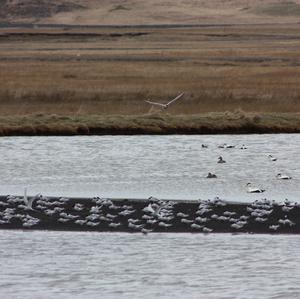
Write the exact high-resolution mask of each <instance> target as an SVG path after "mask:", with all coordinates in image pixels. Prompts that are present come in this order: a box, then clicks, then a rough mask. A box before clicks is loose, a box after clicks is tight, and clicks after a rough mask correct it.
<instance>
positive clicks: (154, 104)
mask: <svg viewBox="0 0 300 299" xmlns="http://www.w3.org/2000/svg"><path fill="white" fill-rule="evenodd" d="M183 95H184V92H182V93H180V94H179V95H177V96H176V97H175V98H173V99H172V100H170V101H168V102H167V103H161V102H154V101H150V100H145V102H147V103H148V104H150V105H151V107H158V108H160V109H161V110H166V109H167V108H169V107H170V105H171V104H174V103H175V102H176V101H178V100H179V99H181V98H182V97H183ZM218 147H219V148H226V149H230V148H235V146H234V145H229V144H226V143H224V144H222V145H219V146H218ZM202 148H208V145H206V144H202ZM240 149H242V150H245V149H247V147H246V146H245V145H244V144H243V145H242V146H241V147H240ZM268 158H269V160H270V161H272V162H275V161H277V158H275V157H273V156H272V155H269V156H268ZM217 163H219V164H223V163H226V161H225V160H224V159H223V157H222V156H219V158H218V162H217ZM206 178H208V179H213V178H217V175H216V174H214V173H211V172H209V173H208V174H207V176H206ZM276 178H277V179H280V180H290V179H292V177H290V176H289V175H286V174H281V173H278V174H277V175H276ZM246 187H247V192H248V193H262V192H264V191H265V190H264V189H262V188H258V187H254V186H252V185H251V183H248V184H247V185H246Z"/></svg>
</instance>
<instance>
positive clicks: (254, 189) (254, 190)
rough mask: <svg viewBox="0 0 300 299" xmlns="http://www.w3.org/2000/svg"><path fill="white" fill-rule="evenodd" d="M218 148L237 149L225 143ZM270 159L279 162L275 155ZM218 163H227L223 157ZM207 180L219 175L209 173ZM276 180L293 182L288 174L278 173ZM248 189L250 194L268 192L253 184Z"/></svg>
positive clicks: (219, 158)
mask: <svg viewBox="0 0 300 299" xmlns="http://www.w3.org/2000/svg"><path fill="white" fill-rule="evenodd" d="M201 147H202V148H203V149H207V148H208V145H207V144H202V145H201ZM218 148H220V149H234V148H236V146H235V145H230V144H227V143H224V144H222V145H219V146H218ZM239 149H242V150H245V149H247V147H246V146H245V145H244V144H243V145H242V146H241V147H239ZM268 159H269V160H270V161H271V162H276V161H277V158H275V157H274V156H273V155H268ZM217 163H218V164H224V163H226V161H225V160H224V159H223V157H222V156H219V157H218V161H217ZM206 178H208V179H215V178H217V175H216V174H215V173H212V172H209V173H208V174H207V176H206ZM276 178H277V179H279V180H291V179H292V177H291V176H289V175H287V174H282V173H278V174H277V175H276ZM246 187H247V192H248V193H263V192H265V191H266V190H265V189H262V188H259V187H255V186H252V184H251V183H247V185H246Z"/></svg>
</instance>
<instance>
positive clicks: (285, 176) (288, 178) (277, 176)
mask: <svg viewBox="0 0 300 299" xmlns="http://www.w3.org/2000/svg"><path fill="white" fill-rule="evenodd" d="M276 178H277V179H279V180H291V179H292V177H290V176H288V175H286V174H281V173H278V174H277V175H276Z"/></svg>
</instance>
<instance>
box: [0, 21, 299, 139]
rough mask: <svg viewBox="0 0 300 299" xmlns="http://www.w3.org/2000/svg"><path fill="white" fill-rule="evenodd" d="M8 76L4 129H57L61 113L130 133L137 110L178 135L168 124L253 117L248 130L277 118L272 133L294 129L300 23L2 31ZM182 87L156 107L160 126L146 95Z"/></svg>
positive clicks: (2, 105)
mask: <svg viewBox="0 0 300 299" xmlns="http://www.w3.org/2000/svg"><path fill="white" fill-rule="evenodd" d="M0 80H1V81H0V82H1V85H0V117H1V119H0V128H2V132H13V131H14V128H13V127H14V126H15V127H18V128H20V127H21V126H22V122H23V123H26V126H27V130H28V126H31V129H32V126H33V127H34V128H36V126H38V125H41V124H44V125H47V122H50V123H51V126H52V127H53V128H54V125H55V124H54V123H53V119H54V120H56V121H55V123H56V125H57V123H59V124H60V125H61V126H65V127H66V128H67V124H66V123H68V122H69V124H72V125H70V126H69V128H70V127H72V128H73V129H74V128H75V129H74V130H75V131H76V130H77V129H76V128H78V126H79V123H80V122H81V123H82V124H83V125H84V126H83V127H84V128H86V126H88V127H89V126H90V128H94V131H93V130H90V131H92V132H96V131H97V130H96V129H95V124H98V127H99V128H102V129H103V123H105V121H104V119H105V118H106V119H107V123H109V124H110V125H109V128H110V129H111V130H113V129H112V128H115V131H118V129H116V128H122V130H123V131H125V129H126V125H125V123H124V121H125V120H126V121H127V122H128V127H127V129H128V130H129V128H130V127H131V126H132V127H133V128H136V127H137V123H139V122H140V121H138V122H137V123H135V122H132V118H133V116H134V118H137V119H139V120H141V119H144V120H145V121H146V120H148V122H149V123H148V124H150V125H149V126H148V128H149V127H150V128H153V130H152V129H151V130H152V131H153V132H162V131H163V130H162V129H161V127H163V128H165V130H166V131H168V130H169V132H171V131H172V130H171V129H168V130H167V129H166V127H168V124H167V123H166V120H168V123H169V124H170V123H172V124H173V125H172V126H173V128H177V130H179V131H180V130H181V131H184V130H183V129H182V128H183V127H184V124H186V123H189V125H186V131H187V132H188V131H190V132H194V131H195V130H196V131H197V130H198V131H201V130H202V131H205V130H206V129H205V128H206V127H208V124H209V126H210V127H212V128H213V127H214V126H215V128H216V131H218V130H219V131H220V130H221V129H220V128H221V127H222V128H225V129H222V130H223V131H224V132H225V131H226V130H227V131H228V128H229V127H230V124H229V127H228V124H227V121H226V120H228V119H231V120H232V117H233V119H237V118H238V119H240V120H242V123H243V124H242V126H244V125H245V123H244V122H246V127H247V128H248V129H247V128H246V129H247V130H246V129H245V128H244V131H249V132H254V131H255V130H258V131H263V130H264V129H263V127H265V128H267V129H266V130H267V131H271V129H270V128H271V127H272V122H273V125H274V126H273V127H274V128H277V129H274V131H291V132H295V131H300V124H299V114H298V113H300V24H299V23H295V24H277V25H274V24H273V25H271V24H269V25H267V24H266V25H257V24H256V25H255V24H253V25H250V24H248V25H226V26H223V25H222V26H217V25H215V26H198V27H192V26H187V27H179V26H174V27H161V26H146V27H143V26H142V27H141V26H137V27H121V28H119V27H98V28H96V27H95V28H70V27H66V28H33V29H30V28H28V29H24V28H23V29H20V28H2V29H0ZM182 91H184V92H185V96H184V98H183V99H182V100H180V101H179V102H178V103H176V104H174V106H171V107H170V109H168V110H167V111H164V112H162V113H159V114H157V113H156V114H155V115H154V116H155V117H154V119H155V121H154V123H155V124H153V119H152V116H153V115H148V113H149V110H150V107H149V104H147V103H145V102H144V100H145V99H153V100H158V101H162V102H163V101H167V100H168V99H170V98H172V97H173V96H175V95H176V94H178V93H179V92H182ZM216 113H217V114H216ZM216 115H217V116H216ZM232 115H233V116H232ZM236 115H239V116H238V117H237V116H236ZM221 116H223V119H224V123H223V124H221V123H220V122H221V119H222V117H221ZM60 117H65V121H64V122H59V121H58V119H59V118H60ZM157 117H158V119H159V121H157ZM96 118H98V120H96ZM207 118H208V119H209V121H207ZM35 119H37V121H38V124H37V123H35ZM89 119H90V120H89ZM162 119H164V121H163V124H162ZM171 119H172V121H171ZM176 119H177V120H178V123H176V121H175V120H176ZM189 119H192V120H191V121H189ZM264 119H266V120H264ZM29 120H31V122H30V121H29ZM183 120H184V121H183ZM112 121H113V122H114V124H112ZM100 123H101V125H100ZM157 123H158V124H161V126H160V125H157ZM191 123H193V124H191ZM258 123H259V125H258ZM6 124H7V125H8V127H9V129H8V130H6V131H5V126H6ZM74 124H75V125H74ZM151 124H152V125H151ZM231 124H233V122H231ZM144 125H145V123H144ZM51 126H50V127H51ZM93 126H94V127H93ZM201 126H202V127H201ZM205 126H206V127H205ZM235 126H241V122H235ZM140 127H142V126H141V125H140ZM146 127H147V126H146ZM155 127H156V128H155ZM158 127H159V128H158ZM200 127H201V128H202V129H201V128H200ZM231 127H232V126H231ZM258 127H260V129H258ZM124 128H125V129H124ZM144 128H145V126H144ZM157 128H158V129H157ZM197 128H198V129H197ZM199 128H200V129H199ZM31 129H30V130H31ZM44 129H45V128H44ZM73 129H71V131H72V130H73ZM102 129H101V130H102ZM30 130H29V131H30ZM45 130H46V129H45ZM47 130H48V129H47ZM53 130H54V129H53ZM56 130H57V126H56ZM79 130H81V129H79ZM99 130H100V129H99ZM103 130H104V129H103ZM103 130H102V131H103ZM147 130H148V129H145V132H149V130H148V131H147ZM151 130H150V131H151ZM222 130H221V131H222ZM0 131H1V130H0ZM83 131H86V129H85V130H83ZM90 131H89V132H90ZM123 131H122V132H123ZM129 131H130V130H129ZM173 131H174V130H173ZM173 131H172V132H173ZM212 131H213V130H212ZM219 131H218V132H219ZM227 131H226V132H227ZM241 131H242V130H241ZM34 132H36V130H35V129H34ZM132 132H133V131H132ZM0 133H1V132H0ZM2 134H9V133H2Z"/></svg>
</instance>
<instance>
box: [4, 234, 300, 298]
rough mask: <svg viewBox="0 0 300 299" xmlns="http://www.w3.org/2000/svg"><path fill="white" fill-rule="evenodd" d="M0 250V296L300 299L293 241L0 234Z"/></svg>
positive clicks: (298, 242)
mask: <svg viewBox="0 0 300 299" xmlns="http://www.w3.org/2000/svg"><path fill="white" fill-rule="evenodd" d="M0 244H1V245H0V250H1V254H0V262H1V268H0V294H1V295H2V296H1V297H2V298H171V297H173V298H208V299H210V298H240V299H242V298H295V299H298V298H300V286H299V279H300V269H299V265H300V254H299V247H300V238H299V237H297V236H267V235H257V236H253V235H251V236H250V235H225V234H215V235H207V236H205V235H201V234H200V235H199V234H186V235H184V234H149V235H147V236H144V235H141V234H119V233H114V234H109V233H107V234H105V233H102V234H101V233H87V232H84V233H74V232H38V231H36V232H22V231H13V232H12V231H0ZM270 244H272V245H270Z"/></svg>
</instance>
